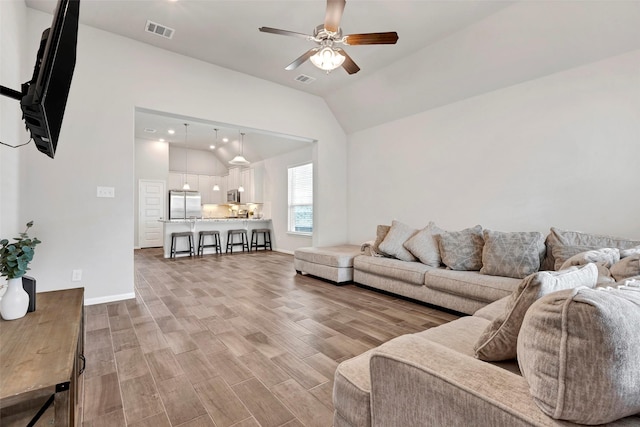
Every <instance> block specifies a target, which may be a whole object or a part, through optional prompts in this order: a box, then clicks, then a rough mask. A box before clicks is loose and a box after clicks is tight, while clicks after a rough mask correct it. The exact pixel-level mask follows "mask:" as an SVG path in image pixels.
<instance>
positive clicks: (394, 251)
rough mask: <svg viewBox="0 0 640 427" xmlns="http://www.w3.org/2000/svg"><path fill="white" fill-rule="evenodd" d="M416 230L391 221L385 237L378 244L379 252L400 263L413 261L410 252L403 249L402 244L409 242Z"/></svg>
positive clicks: (414, 258) (413, 258)
mask: <svg viewBox="0 0 640 427" xmlns="http://www.w3.org/2000/svg"><path fill="white" fill-rule="evenodd" d="M417 232H418V230H416V229H415V228H411V227H409V226H408V225H406V224H403V223H401V222H400V221H395V220H394V221H393V222H392V223H391V228H390V229H389V233H387V235H386V236H385V238H384V240H383V241H382V243H380V246H379V248H380V250H381V251H382V252H384V253H385V254H389V255H391V256H393V257H395V258H398V259H399V260H402V261H415V260H416V257H414V256H413V255H412V254H411V252H409V251H408V250H407V249H405V247H404V246H403V245H404V242H406V241H407V240H409V239H410V238H411V237H412V236H413V235H414V234H416V233H417Z"/></svg>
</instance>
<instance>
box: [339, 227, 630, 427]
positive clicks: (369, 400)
mask: <svg viewBox="0 0 640 427" xmlns="http://www.w3.org/2000/svg"><path fill="white" fill-rule="evenodd" d="M379 240H380V239H378V242H371V243H370V244H368V245H367V248H366V251H367V252H368V253H374V254H375V251H377V250H379V248H378V247H377V245H376V243H378V244H379V243H380V242H379ZM600 248H616V249H615V251H617V253H618V258H617V260H618V263H617V265H622V264H624V267H625V269H626V270H625V274H627V275H634V276H633V277H629V278H627V279H624V280H619V281H617V283H613V282H614V281H615V279H616V278H612V277H608V278H607V277H606V275H605V274H604V273H603V270H606V271H609V268H610V269H611V270H612V271H616V270H615V268H614V267H613V266H612V264H613V261H615V260H613V261H612V262H611V263H609V264H607V263H606V262H605V261H598V256H602V257H605V258H606V256H609V252H607V253H606V254H605V255H606V256H605V255H602V253H603V252H602V251H600ZM610 252H611V251H610ZM543 255H544V256H543V257H542V258H541V259H542V260H541V262H540V266H552V267H558V270H559V271H540V272H538V273H532V274H529V275H527V276H526V277H525V278H524V279H518V278H509V277H500V276H492V275H487V274H483V273H480V272H479V271H455V270H446V269H444V268H442V267H440V268H438V267H432V266H427V265H424V264H422V263H421V262H416V261H414V262H410V261H402V260H398V259H392V258H388V257H381V256H372V255H360V256H357V257H356V258H355V260H354V281H355V282H357V283H360V284H364V285H367V286H369V287H374V288H377V289H382V290H385V291H389V292H393V293H395V294H399V295H403V296H407V297H410V298H413V299H416V300H420V301H425V302H428V303H432V304H436V305H440V306H442V307H447V308H450V309H453V310H457V311H459V312H463V313H469V314H472V315H471V316H464V317H461V318H459V319H458V320H455V321H453V322H450V323H447V324H444V325H442V326H439V327H436V328H431V329H427V330H425V331H422V332H419V333H416V334H410V335H405V336H401V337H398V338H395V339H393V340H391V341H389V342H387V343H384V344H382V345H380V346H379V347H377V348H374V349H372V350H369V351H367V352H365V353H363V354H361V355H359V356H356V357H354V358H352V359H349V360H347V361H344V362H342V363H341V364H340V365H339V366H338V368H337V370H336V374H335V383H334V394H333V400H334V407H335V414H334V426H336V427H346V426H370V425H373V426H384V427H392V426H438V427H440V426H444V427H446V426H492V427H493V426H505V427H507V426H508V427H511V426H567V425H595V424H597V425H600V424H603V425H609V426H640V364H638V363H637V361H638V360H640V334H638V333H637V325H638V324H640V241H633V240H626V239H618V238H612V237H607V236H596V235H591V234H584V233H578V232H568V231H563V230H558V229H552V230H551V233H550V234H549V235H548V236H546V245H545V253H544V254H543ZM620 258H623V259H620ZM603 259H604V258H603ZM625 260H626V261H625ZM594 261H595V262H597V264H594ZM572 265H577V267H576V266H572ZM629 266H632V268H631V267H629ZM618 271H622V269H621V268H618ZM617 279H619V277H617ZM618 288H619V289H618ZM574 307H575V308H574ZM585 307H588V308H585ZM516 346H517V352H516ZM491 353H493V354H491ZM481 358H482V359H483V360H481ZM492 358H493V359H494V360H492ZM521 369H522V371H521Z"/></svg>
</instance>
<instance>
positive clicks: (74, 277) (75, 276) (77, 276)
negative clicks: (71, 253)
mask: <svg viewBox="0 0 640 427" xmlns="http://www.w3.org/2000/svg"><path fill="white" fill-rule="evenodd" d="M81 280H82V270H73V273H72V274H71V281H72V282H79V281H81Z"/></svg>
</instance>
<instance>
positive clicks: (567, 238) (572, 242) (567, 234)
mask: <svg viewBox="0 0 640 427" xmlns="http://www.w3.org/2000/svg"><path fill="white" fill-rule="evenodd" d="M546 245H547V256H546V258H545V262H544V267H543V268H544V269H549V270H550V269H554V270H558V269H559V268H560V266H562V263H563V262H564V261H566V260H567V259H569V258H571V257H572V256H573V255H576V254H578V253H580V252H584V251H588V250H591V249H599V248H618V249H631V248H634V247H636V246H640V241H639V240H629V239H623V238H620V237H612V236H603V235H599V234H590V233H582V232H579V231H566V230H561V229H559V228H556V227H551V231H550V233H549V235H548V236H547V240H546ZM562 246H569V247H571V246H577V247H580V248H577V249H576V250H574V251H572V252H573V253H570V252H569V253H570V254H569V253H565V254H564V259H562V260H561V261H559V262H556V259H555V258H556V252H557V250H554V249H555V248H557V247H562ZM579 249H582V250H579ZM559 253H561V254H562V251H561V250H560V252H559Z"/></svg>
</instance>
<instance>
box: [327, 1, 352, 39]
mask: <svg viewBox="0 0 640 427" xmlns="http://www.w3.org/2000/svg"><path fill="white" fill-rule="evenodd" d="M346 3H347V2H346V0H327V13H326V15H325V17H324V29H325V30H327V31H330V32H332V33H337V32H338V28H339V27H340V20H342V12H344V6H345V4H346Z"/></svg>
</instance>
